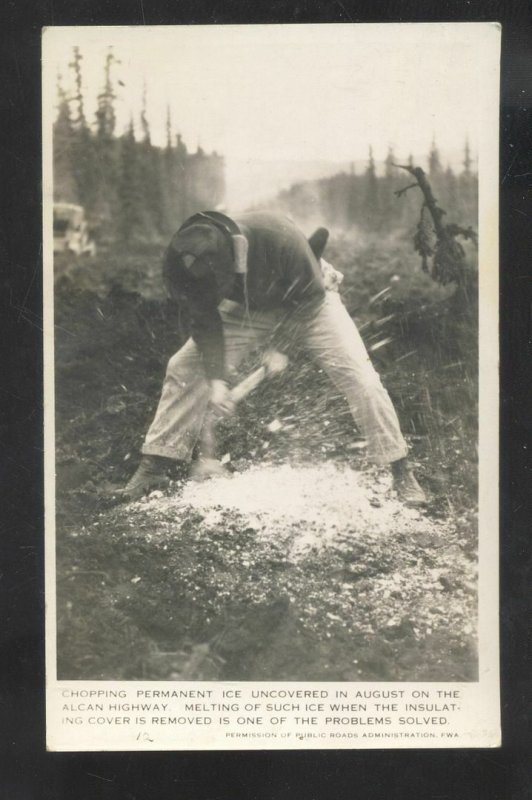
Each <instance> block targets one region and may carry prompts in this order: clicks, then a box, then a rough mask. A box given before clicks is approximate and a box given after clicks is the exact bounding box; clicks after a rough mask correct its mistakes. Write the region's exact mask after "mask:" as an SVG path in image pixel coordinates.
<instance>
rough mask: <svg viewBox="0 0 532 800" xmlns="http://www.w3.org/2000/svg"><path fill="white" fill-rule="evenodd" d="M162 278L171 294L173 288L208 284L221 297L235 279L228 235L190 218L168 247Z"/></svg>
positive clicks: (217, 228) (206, 221) (206, 223)
mask: <svg viewBox="0 0 532 800" xmlns="http://www.w3.org/2000/svg"><path fill="white" fill-rule="evenodd" d="M165 277H166V280H167V283H168V288H169V289H170V291H171V293H173V294H174V293H176V294H178V293H179V292H174V291H172V290H173V289H174V287H175V285H178V287H179V288H182V287H183V284H187V285H190V286H194V285H196V286H197V285H199V284H206V285H207V284H209V285H210V286H211V287H215V288H216V290H217V294H218V296H219V298H220V299H221V297H223V294H224V292H225V291H227V290H228V289H229V288H230V286H231V285H232V283H233V281H234V277H235V264H234V253H233V246H232V241H231V236H230V234H229V233H226V232H225V231H224V230H222V229H220V228H219V227H217V226H216V225H215V224H214V223H212V222H210V221H209V220H208V219H206V220H202V219H201V218H200V219H198V220H197V221H196V219H195V218H192V221H191V222H190V224H188V223H187V222H186V223H185V224H184V225H183V226H182V227H181V228H180V229H179V230H178V231H177V233H176V234H175V235H174V236H173V238H172V241H171V242H170V247H169V248H168V254H167V263H166V268H165Z"/></svg>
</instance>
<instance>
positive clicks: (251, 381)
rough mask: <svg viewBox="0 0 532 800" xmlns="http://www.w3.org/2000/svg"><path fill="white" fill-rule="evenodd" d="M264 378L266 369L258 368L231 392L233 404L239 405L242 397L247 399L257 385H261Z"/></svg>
mask: <svg viewBox="0 0 532 800" xmlns="http://www.w3.org/2000/svg"><path fill="white" fill-rule="evenodd" d="M265 377H266V367H259V368H258V369H256V370H255V371H254V372H252V373H251V374H250V375H248V376H247V378H244V380H243V381H241V382H240V383H239V384H238V385H237V386H235V387H234V389H232V390H231V399H232V400H233V401H234V402H235V403H239V402H240V401H241V400H243V399H244V397H247V395H248V394H249V393H250V392H252V391H253V389H255V388H256V387H257V386H258V385H259V383H262V381H263V380H264V378H265Z"/></svg>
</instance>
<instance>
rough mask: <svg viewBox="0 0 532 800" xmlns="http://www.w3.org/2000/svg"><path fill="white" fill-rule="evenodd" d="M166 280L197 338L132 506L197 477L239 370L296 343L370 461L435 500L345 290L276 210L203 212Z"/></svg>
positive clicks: (415, 499) (136, 479) (173, 382)
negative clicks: (193, 464) (204, 443)
mask: <svg viewBox="0 0 532 800" xmlns="http://www.w3.org/2000/svg"><path fill="white" fill-rule="evenodd" d="M314 249H315V250H316V248H314ZM163 274H164V279H165V282H166V286H167V289H168V291H169V293H170V295H171V296H172V297H173V298H175V299H176V300H177V301H178V302H179V303H180V304H181V305H182V306H183V307H184V308H186V309H187V310H188V312H189V315H190V321H191V331H192V335H191V338H190V339H189V340H188V341H187V342H186V343H185V345H184V346H183V347H182V348H181V349H180V350H179V351H178V352H177V353H176V354H175V355H174V356H172V358H171V359H170V361H169V363H168V368H167V371H166V376H165V379H164V384H163V389H162V394H161V398H160V401H159V405H158V408H157V411H156V414H155V418H154V420H153V422H152V424H151V426H150V428H149V430H148V432H147V434H146V439H145V441H144V445H143V448H142V453H143V455H142V459H141V462H140V465H139V467H138V469H137V471H136V472H135V474H134V475H133V477H132V478H131V479H130V481H129V483H128V484H127V486H126V487H125V488H124V489H122V490H121V491H120V494H121V496H122V497H124V498H126V499H129V500H137V499H139V498H140V497H142V496H143V495H144V494H146V493H148V492H149V491H151V490H152V489H155V488H162V487H163V486H165V485H166V484H167V482H168V475H169V474H170V473H171V472H172V473H173V474H176V472H179V471H180V472H181V473H182V474H185V473H186V471H187V470H188V465H189V462H190V460H191V457H192V451H193V449H194V446H195V444H196V442H197V441H198V439H199V437H200V434H201V430H202V426H203V423H204V419H205V415H206V412H207V410H208V408H209V407H211V408H213V409H214V411H215V412H218V413H220V414H223V413H227V412H229V411H230V410H231V405H232V404H231V396H230V390H229V387H228V385H227V383H226V378H227V375H228V373H231V372H232V371H233V370H234V369H235V368H236V367H237V366H238V364H239V363H240V361H241V360H242V359H243V358H244V357H245V356H246V355H247V354H248V353H250V352H251V351H252V350H255V349H257V348H267V347H274V348H275V349H276V350H278V351H281V352H283V350H286V349H288V347H289V345H290V344H291V343H296V344H297V345H298V346H301V347H303V348H304V349H305V350H306V351H307V352H308V353H309V355H310V356H311V357H312V358H313V359H314V360H315V361H316V362H317V363H318V364H319V365H320V366H321V367H322V368H323V369H324V371H325V372H326V373H327V375H328V376H329V378H330V379H331V380H332V381H333V383H334V384H335V385H336V386H337V387H338V389H339V390H340V391H341V392H342V393H343V394H344V395H345V397H346V399H347V402H348V404H349V408H350V410H351V413H352V416H353V418H354V420H355V422H356V425H357V427H358V429H359V430H360V432H361V433H362V435H363V436H364V437H365V438H366V440H367V443H368V455H369V458H370V459H371V460H372V461H374V462H375V463H377V464H389V465H390V466H391V470H392V475H393V484H394V489H395V490H396V491H397V494H398V496H399V498H400V499H401V500H402V501H403V502H404V503H406V504H408V505H422V504H423V503H425V502H426V498H425V494H424V492H423V490H422V489H421V487H420V486H419V484H418V482H417V480H416V478H415V477H414V475H413V473H412V470H411V468H410V466H409V463H408V460H407V445H406V442H405V440H404V438H403V436H402V434H401V431H400V428H399V421H398V419H397V415H396V413H395V409H394V407H393V405H392V402H391V400H390V397H389V395H388V393H387V391H386V389H385V388H384V387H383V385H382V383H381V381H380V378H379V376H378V374H377V373H376V371H375V369H374V367H373V365H372V363H371V361H370V359H369V356H368V353H367V351H366V348H365V346H364V344H363V342H362V339H361V337H360V334H359V333H358V330H357V328H356V326H355V324H354V322H353V320H352V319H351V317H350V316H349V314H348V312H347V310H346V308H345V307H344V305H343V303H342V301H341V298H340V295H339V294H338V292H337V291H327V290H326V288H325V284H324V279H323V274H322V269H321V266H320V261H319V258H318V257H317V256H316V255H315V253H314V252H313V249H312V248H311V246H310V244H309V242H308V241H307V239H306V238H305V236H304V234H303V233H302V232H301V231H300V230H299V229H298V228H297V227H296V225H294V223H293V222H292V221H291V220H289V219H288V218H287V217H285V216H284V215H282V214H278V213H270V212H252V213H248V214H243V215H239V216H237V217H235V218H230V217H227V216H226V215H224V214H221V213H219V212H215V211H208V212H204V213H200V214H195V215H194V216H192V217H190V218H189V219H188V220H186V221H185V222H184V224H183V225H182V226H181V227H180V229H179V230H178V231H177V233H176V234H175V235H174V237H173V238H172V240H171V242H170V246H169V247H168V250H167V252H166V255H165V259H164V266H163Z"/></svg>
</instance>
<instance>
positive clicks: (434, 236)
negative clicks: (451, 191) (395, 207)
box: [394, 164, 477, 297]
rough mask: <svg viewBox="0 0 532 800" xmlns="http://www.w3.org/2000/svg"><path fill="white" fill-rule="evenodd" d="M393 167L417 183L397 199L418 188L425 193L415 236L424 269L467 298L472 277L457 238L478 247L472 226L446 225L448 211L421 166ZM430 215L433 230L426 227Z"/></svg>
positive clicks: (399, 191)
mask: <svg viewBox="0 0 532 800" xmlns="http://www.w3.org/2000/svg"><path fill="white" fill-rule="evenodd" d="M394 166H397V167H399V168H400V169H404V170H406V171H407V172H409V173H410V174H411V175H413V176H414V178H415V179H416V180H415V183H411V184H409V185H408V186H404V187H403V188H402V189H399V190H397V191H396V192H394V194H396V195H397V197H401V195H403V194H404V193H405V192H407V191H408V190H409V189H414V188H416V187H417V188H418V189H421V192H422V194H423V199H424V202H423V205H422V207H421V213H420V219H419V223H418V227H417V231H416V235H415V237H414V247H415V249H416V252H418V253H419V254H420V256H421V266H422V269H423V270H424V271H425V272H427V273H428V274H429V275H431V277H432V278H433V279H434V280H435V281H437V282H438V283H441V284H443V285H446V284H448V283H451V282H455V283H456V284H457V287H458V290H459V293H460V294H461V295H463V296H465V297H467V296H468V295H469V289H470V288H471V275H470V271H469V270H468V268H467V263H466V257H465V250H464V248H463V247H462V245H461V243H460V242H458V241H457V237H459V236H460V237H462V238H463V239H469V240H471V241H472V242H473V243H474V244H475V245H476V244H477V234H476V233H475V231H474V230H473V229H472V228H471V227H469V228H461V227H460V226H459V225H456V224H454V223H451V224H449V225H444V223H443V216H444V214H445V211H444V210H443V209H442V208H440V207H439V206H438V203H437V202H436V199H435V197H434V195H433V194H432V188H431V186H430V183H429V182H428V180H427V176H426V175H425V173H424V171H423V170H422V169H421V167H414V166H405V165H402V164H395V165H394ZM427 214H428V215H429V216H430V219H431V220H432V225H433V231H432V230H431V229H430V225H428V224H427V223H428V219H427Z"/></svg>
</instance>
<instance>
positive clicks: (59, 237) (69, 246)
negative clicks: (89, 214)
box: [54, 203, 96, 256]
mask: <svg viewBox="0 0 532 800" xmlns="http://www.w3.org/2000/svg"><path fill="white" fill-rule="evenodd" d="M66 252H68V253H74V254H75V255H78V256H82V255H90V256H94V255H95V254H96V242H95V241H94V239H92V237H91V235H90V231H89V226H88V224H87V219H86V217H85V210H84V208H83V207H82V206H77V205H74V204H73V203H54V253H66Z"/></svg>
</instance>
